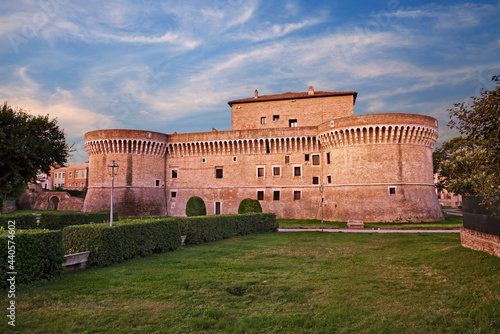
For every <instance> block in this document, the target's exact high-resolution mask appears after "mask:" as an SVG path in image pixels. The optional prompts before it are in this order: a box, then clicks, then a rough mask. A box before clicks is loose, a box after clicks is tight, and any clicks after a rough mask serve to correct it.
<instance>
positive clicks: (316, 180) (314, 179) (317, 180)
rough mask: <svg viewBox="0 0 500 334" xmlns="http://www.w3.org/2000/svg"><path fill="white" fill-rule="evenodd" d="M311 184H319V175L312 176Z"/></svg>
mask: <svg viewBox="0 0 500 334" xmlns="http://www.w3.org/2000/svg"><path fill="white" fill-rule="evenodd" d="M313 184H319V177H318V176H313Z"/></svg>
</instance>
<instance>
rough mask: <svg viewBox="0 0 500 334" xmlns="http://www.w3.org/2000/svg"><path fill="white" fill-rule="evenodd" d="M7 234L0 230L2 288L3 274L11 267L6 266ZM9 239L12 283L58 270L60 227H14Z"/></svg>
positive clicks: (0, 283) (61, 255)
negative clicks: (12, 264)
mask: <svg viewBox="0 0 500 334" xmlns="http://www.w3.org/2000/svg"><path fill="white" fill-rule="evenodd" d="M16 223H17V220H16ZM8 236H9V234H8V232H7V231H2V232H0V268H1V270H0V288H2V289H3V288H7V287H8V282H7V278H9V277H10V275H7V272H11V271H13V270H12V268H9V265H10V264H9V254H8V249H9V248H8V247H9V240H10V239H9V237H8ZM11 241H13V242H15V254H14V256H15V258H14V260H15V262H14V269H15V270H14V271H15V272H17V275H15V278H16V284H27V283H30V282H34V281H38V280H42V279H50V278H52V277H55V276H59V275H60V274H61V271H62V269H63V267H62V263H63V262H64V249H63V247H62V232H61V231H48V230H17V229H16V233H15V237H14V238H13V240H11ZM10 247H12V243H11V244H10ZM11 253H12V251H11Z"/></svg>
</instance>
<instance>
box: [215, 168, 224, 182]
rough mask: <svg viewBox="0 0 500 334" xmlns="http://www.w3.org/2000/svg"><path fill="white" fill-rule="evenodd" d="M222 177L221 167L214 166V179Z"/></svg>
mask: <svg viewBox="0 0 500 334" xmlns="http://www.w3.org/2000/svg"><path fill="white" fill-rule="evenodd" d="M222 177H223V170H222V167H216V168H215V178H216V179H222Z"/></svg>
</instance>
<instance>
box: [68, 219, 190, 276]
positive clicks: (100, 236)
mask: <svg viewBox="0 0 500 334" xmlns="http://www.w3.org/2000/svg"><path fill="white" fill-rule="evenodd" d="M62 233H63V244H64V249H65V250H66V253H67V254H70V253H79V252H85V251H90V255H89V260H88V262H87V265H88V266H98V267H106V266H110V265H113V264H116V263H120V262H123V261H125V260H128V259H132V258H134V257H137V256H147V255H151V254H153V253H163V252H167V251H171V250H175V249H177V248H178V247H180V244H181V238H180V231H179V223H178V222H177V221H173V220H171V219H168V218H163V219H154V218H153V219H150V220H141V221H127V222H125V223H121V222H120V223H117V224H116V225H114V226H113V227H110V226H109V224H91V225H78V226H68V227H66V228H65V229H64V230H63V232H62Z"/></svg>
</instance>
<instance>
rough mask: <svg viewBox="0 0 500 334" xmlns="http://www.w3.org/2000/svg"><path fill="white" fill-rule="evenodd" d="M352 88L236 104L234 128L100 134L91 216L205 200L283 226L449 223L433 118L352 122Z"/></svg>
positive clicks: (94, 147)
mask: <svg viewBox="0 0 500 334" xmlns="http://www.w3.org/2000/svg"><path fill="white" fill-rule="evenodd" d="M356 97H357V93H356V92H326V91H318V92H315V91H314V89H313V88H312V87H310V88H309V91H308V92H301V93H284V94H277V95H264V96H259V95H258V92H257V91H255V95H254V96H253V97H250V98H246V99H241V100H234V101H229V102H228V104H229V105H230V106H231V109H232V122H231V123H232V130H231V131H217V130H215V129H213V130H212V132H201V133H184V134H177V133H174V134H163V133H157V132H150V131H138V130H97V131H92V132H88V133H86V134H85V149H86V151H87V153H88V155H89V156H90V170H89V189H88V193H87V198H86V200H85V204H84V211H85V212H92V211H99V210H109V202H110V192H111V176H110V175H109V171H108V168H107V166H108V165H109V164H110V163H111V162H112V160H115V161H116V162H117V163H118V165H119V166H120V169H119V173H118V174H117V175H116V177H115V190H114V198H115V201H114V207H115V208H116V209H117V210H118V211H119V214H120V215H121V216H147V215H157V216H163V215H169V216H182V215H185V208H186V203H187V201H188V199H189V198H190V197H192V196H199V197H201V198H203V200H204V201H205V204H206V206H207V214H226V213H237V211H238V205H239V203H240V202H241V200H243V199H244V198H254V199H258V200H259V201H260V203H261V205H262V208H263V210H264V211H265V212H275V213H276V214H277V216H278V217H280V218H296V219H314V218H316V217H318V218H319V217H321V206H322V203H323V215H324V219H325V220H331V221H347V220H364V221H365V222H378V221H393V220H402V221H406V220H409V219H411V220H421V221H433V220H442V219H443V215H442V212H441V209H440V207H439V203H438V199H437V196H436V193H435V190H434V183H433V174H432V147H433V146H434V144H435V143H436V140H437V138H438V124H437V120H436V119H434V118H432V117H428V116H423V115H415V114H372V115H363V116H354V104H355V101H356Z"/></svg>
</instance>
